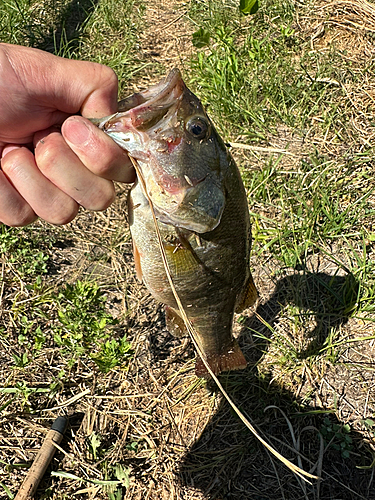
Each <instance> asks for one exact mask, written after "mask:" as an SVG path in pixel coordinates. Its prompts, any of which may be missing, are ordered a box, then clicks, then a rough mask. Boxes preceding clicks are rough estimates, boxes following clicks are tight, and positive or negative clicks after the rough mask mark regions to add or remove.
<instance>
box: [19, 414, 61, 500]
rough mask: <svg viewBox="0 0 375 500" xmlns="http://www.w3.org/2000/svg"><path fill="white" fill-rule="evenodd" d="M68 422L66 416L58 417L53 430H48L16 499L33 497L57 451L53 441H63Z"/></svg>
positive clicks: (27, 499) (26, 499)
mask: <svg viewBox="0 0 375 500" xmlns="http://www.w3.org/2000/svg"><path fill="white" fill-rule="evenodd" d="M66 424H67V419H66V417H57V419H56V420H55V421H54V422H53V424H52V427H51V430H49V431H48V432H47V435H46V437H45V439H44V441H43V444H42V446H41V448H40V450H39V451H38V454H37V456H36V457H35V459H34V462H33V463H32V464H31V467H30V469H29V472H28V473H27V476H26V478H25V480H24V482H23V483H22V486H21V488H20V489H19V491H18V493H17V495H16V497H15V498H14V500H29V499H31V498H33V495H34V493H35V491H36V489H37V487H38V485H39V483H40V481H41V479H42V477H43V476H44V473H45V472H46V470H47V467H48V465H49V464H50V462H51V460H52V457H53V455H54V453H55V451H56V447H55V446H54V444H53V443H56V444H60V443H61V441H62V438H63V434H64V431H65V428H66Z"/></svg>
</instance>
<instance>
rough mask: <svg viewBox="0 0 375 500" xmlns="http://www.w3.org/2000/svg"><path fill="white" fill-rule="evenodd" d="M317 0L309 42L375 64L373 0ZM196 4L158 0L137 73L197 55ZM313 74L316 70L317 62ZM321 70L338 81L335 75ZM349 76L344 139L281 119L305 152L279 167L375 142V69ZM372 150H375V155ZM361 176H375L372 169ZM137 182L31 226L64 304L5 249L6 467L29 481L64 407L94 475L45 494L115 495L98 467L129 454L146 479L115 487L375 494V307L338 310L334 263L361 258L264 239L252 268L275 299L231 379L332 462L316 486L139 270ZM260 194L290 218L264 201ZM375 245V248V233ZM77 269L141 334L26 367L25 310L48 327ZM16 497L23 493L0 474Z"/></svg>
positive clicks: (300, 448) (261, 314) (278, 494)
mask: <svg viewBox="0 0 375 500" xmlns="http://www.w3.org/2000/svg"><path fill="white" fill-rule="evenodd" d="M313 7H314V8H308V7H306V6H305V7H299V10H298V12H299V15H298V16H296V19H295V26H294V28H295V29H298V30H300V33H304V36H305V37H306V38H307V37H309V38H310V46H311V51H314V52H315V53H316V54H317V55H325V56H326V55H327V54H329V53H331V52H332V51H333V46H334V48H335V51H336V52H335V53H336V54H337V53H338V54H340V57H343V58H346V59H348V58H352V59H353V60H355V61H357V62H358V60H361V61H363V67H365V66H366V65H367V64H368V65H369V64H372V58H373V54H374V45H373V42H372V33H373V32H374V30H375V14H374V12H375V10H374V8H373V6H372V4H369V3H365V2H359V1H358V2H350V3H349V2H344V1H337V2H330V3H327V2H323V3H319V4H318V5H317V4H316V3H315V5H313ZM187 8H188V6H187V5H185V4H183V3H182V2H178V3H177V4H176V7H169V4H168V3H167V2H164V1H162V0H161V1H159V2H154V3H153V4H152V5H150V6H147V9H146V14H147V19H148V24H149V27H148V31H147V32H145V34H144V35H143V36H142V37H141V51H142V61H148V62H152V63H153V65H154V66H147V67H146V70H145V71H144V73H143V74H142V78H141V79H139V80H138V81H136V82H135V84H134V86H135V87H137V88H140V87H144V86H145V85H148V84H149V83H151V82H154V81H155V80H157V79H158V78H159V76H160V74H161V73H164V72H165V70H167V69H170V68H171V67H173V66H176V65H177V66H181V65H182V66H183V65H184V64H185V61H186V60H187V55H188V54H189V52H190V51H191V50H192V47H191V45H190V39H191V33H192V31H193V28H192V27H191V25H190V24H189V23H188V21H187V19H186V18H185V17H184V15H183V14H184V13H185V11H186V10H187ZM337 57H338V56H337ZM353 71H356V69H354V70H353ZM309 72H311V73H310V75H311V76H313V74H314V73H313V72H314V68H311V69H309ZM322 84H323V85H332V86H334V87H335V86H337V85H336V83H335V82H334V81H331V82H328V81H326V82H322ZM340 85H342V98H341V99H340V102H338V103H337V105H338V109H339V111H338V116H339V115H341V116H343V117H349V122H348V121H346V122H345V123H343V124H342V137H343V138H344V139H345V140H337V134H336V132H337V130H338V129H339V128H340V127H339V125H338V124H337V123H336V124H335V127H333V126H332V127H327V128H325V129H324V132H323V133H322V128H321V126H320V124H319V118H320V117H319V116H315V117H314V119H312V120H311V123H310V128H309V130H308V131H307V133H306V134H305V137H304V138H303V139H302V138H301V137H300V136H298V135H297V134H292V132H291V130H290V129H289V128H287V127H281V126H280V127H279V129H278V131H277V133H275V134H274V135H270V137H269V142H268V144H264V145H262V146H264V148H265V149H267V148H270V147H271V148H272V147H273V148H281V149H287V151H288V152H290V153H292V154H290V155H284V156H283V158H282V161H281V162H280V164H279V168H280V169H285V170H287V171H297V170H298V163H299V162H300V159H301V157H302V156H307V155H309V154H310V153H311V151H313V150H314V149H316V150H317V151H318V152H319V154H321V155H322V156H323V155H324V156H326V157H327V158H328V159H329V160H330V159H333V158H337V157H339V158H342V157H343V155H344V154H354V153H356V154H360V153H362V152H364V151H367V150H368V148H370V147H372V143H373V134H374V132H373V126H372V120H373V112H374V111H373V109H374V99H375V93H374V79H373V77H372V74H371V73H370V72H368V73H366V74H364V76H363V77H362V76H361V75H358V78H357V79H353V80H351V81H350V82H348V83H347V84H342V83H340ZM234 139H235V140H236V142H242V141H243V140H244V138H243V137H237V138H236V137H235V138H234ZM234 154H235V155H236V158H237V160H238V162H239V163H240V165H241V168H242V169H243V171H249V167H248V165H249V164H250V165H251V170H250V172H251V171H252V170H254V171H256V170H260V169H261V168H262V167H263V166H264V164H265V163H266V162H267V161H268V159H269V158H270V155H271V154H272V153H270V152H269V151H267V150H266V151H262V150H253V151H246V150H242V149H241V150H240V149H235V150H234ZM371 165H372V167H373V163H371V159H370V160H369V162H368V164H367V166H366V167H364V168H368V169H370V168H371V167H370V166H371ZM366 188H368V184H367V185H366ZM353 189H356V190H358V191H360V190H361V189H364V187H363V185H362V184H361V182H360V181H359V180H358V178H357V177H354V178H353ZM125 191H126V189H124V188H123V187H121V186H119V189H118V197H117V200H116V202H115V204H114V205H113V206H112V207H111V208H109V209H108V210H107V211H106V212H105V213H103V214H101V213H97V214H94V213H88V212H84V211H82V212H81V213H80V215H79V217H78V218H77V219H76V220H75V221H74V222H72V223H71V224H69V225H68V226H67V227H64V228H53V227H49V226H47V225H45V224H43V223H41V222H39V223H37V224H36V226H35V230H34V233H32V234H33V237H35V235H36V234H41V235H42V237H43V239H44V240H45V241H46V240H48V238H51V239H53V241H54V242H53V243H52V246H51V248H49V249H46V253H48V255H49V256H50V261H49V266H50V267H49V269H50V272H49V274H48V275H47V276H46V278H45V279H44V286H45V288H48V289H49V290H50V292H49V296H50V297H51V301H50V302H48V301H45V302H43V303H40V299H39V297H41V296H42V294H41V293H39V292H38V288H34V289H33V288H32V287H30V284H32V282H31V283H30V280H29V281H28V280H27V278H25V277H24V276H22V275H21V274H20V273H19V272H18V271H17V269H15V268H14V266H12V264H11V263H10V262H9V260H7V259H6V258H3V261H2V267H1V273H2V274H1V276H2V282H1V285H0V321H1V323H0V327H1V326H2V325H5V327H6V333H7V334H8V335H7V336H0V360H1V363H0V380H1V384H0V385H1V387H4V388H5V387H7V388H18V389H17V391H15V392H13V393H9V392H0V409H1V412H0V470H2V476H1V478H0V483H2V484H3V485H5V486H6V487H7V488H9V490H10V491H11V492H13V493H15V492H16V491H17V489H18V488H19V486H20V484H21V482H22V480H23V478H24V477H25V475H26V472H27V469H26V468H25V466H24V464H29V463H30V462H31V461H32V458H33V456H34V455H35V452H36V451H37V449H38V448H39V447H40V445H41V442H42V440H43V436H44V434H45V432H46V430H47V429H48V427H49V426H50V424H51V422H52V421H53V419H54V418H56V417H57V416H58V415H61V414H65V415H68V417H69V427H68V430H67V433H66V437H65V439H64V441H63V443H62V445H61V449H59V450H58V452H57V454H56V458H55V459H54V461H53V464H52V470H54V471H56V470H60V471H66V472H71V473H74V474H75V475H76V476H78V477H79V478H81V481H78V480H76V479H67V478H64V477H53V476H51V475H50V474H47V476H46V477H45V479H44V481H43V482H42V485H41V488H40V490H39V491H38V497H37V498H53V499H55V500H62V499H66V498H77V499H107V498H108V492H107V491H105V488H104V487H103V486H102V485H98V484H93V483H92V482H90V481H93V480H106V479H115V478H116V474H115V470H114V467H115V465H119V464H120V465H121V466H122V467H123V469H128V474H129V481H130V484H129V487H128V488H123V489H122V490H121V489H118V496H117V497H116V496H113V497H112V498H113V499H116V500H117V499H120V498H124V499H126V500H127V499H129V500H130V499H132V500H138V499H139V500H147V499H150V500H159V499H168V500H180V499H181V500H182V499H183V500H208V499H212V500H224V499H227V500H229V499H236V500H242V499H252V500H264V499H273V500H279V499H280V500H281V499H293V500H297V499H306V498H307V499H314V500H315V499H317V500H318V499H319V500H332V499H337V500H338V499H345V500H352V499H357V498H362V499H367V500H371V499H375V487H374V483H373V471H374V468H373V463H372V462H373V456H374V453H375V443H374V429H373V428H366V427H365V426H364V424H363V421H364V420H365V419H368V418H373V416H374V415H375V400H374V384H375V374H374V368H375V364H374V356H375V352H374V350H375V346H374V342H375V340H374V339H373V337H374V323H373V322H371V321H368V319H371V317H370V315H367V317H366V319H365V320H363V319H360V318H358V317H350V316H349V315H346V316H345V315H344V314H335V311H336V310H335V308H337V302H335V298H334V297H332V294H330V293H329V292H328V291H327V286H326V285H327V283H328V282H330V281H331V279H332V276H336V281H335V283H334V287H336V288H334V289H335V290H338V291H339V290H341V289H342V287H343V286H344V282H345V278H344V277H345V273H344V272H343V265H345V266H348V265H349V264H350V260H351V258H352V256H351V255H348V254H347V253H346V252H345V251H343V249H342V248H340V247H339V246H337V245H336V246H335V245H334V244H332V246H331V248H330V252H329V253H330V255H328V256H327V255H324V254H322V253H318V252H317V253H316V254H312V255H309V256H308V257H307V259H306V267H307V271H308V272H305V271H306V270H305V271H303V270H302V269H301V270H298V269H296V268H294V269H292V268H286V267H284V268H280V261H279V260H276V259H275V257H274V256H273V255H272V253H271V252H270V253H267V252H265V251H264V252H262V253H259V254H258V255H257V254H256V253H255V254H254V256H253V258H252V266H253V268H254V277H255V280H256V282H257V286H258V288H259V290H260V292H261V300H260V302H259V304H258V305H257V308H256V310H254V311H251V310H249V311H246V314H244V315H242V316H241V317H237V322H236V324H235V328H234V330H235V335H236V336H237V337H238V338H239V341H240V344H241V347H242V349H243V352H244V354H245V356H246V358H247V359H248V360H249V367H248V368H247V370H245V371H243V372H240V373H231V374H227V375H224V376H222V378H221V380H222V383H223V384H224V386H225V388H226V390H227V391H228V392H229V394H231V396H232V397H233V398H234V400H235V402H236V403H237V404H238V406H239V408H240V409H241V411H243V412H244V413H245V415H249V417H250V418H251V420H252V421H253V422H255V424H256V426H257V427H258V428H259V429H260V430H261V432H262V433H263V434H264V435H265V436H267V438H268V439H269V440H270V442H271V443H272V445H273V446H275V447H276V448H277V449H278V450H279V451H280V452H282V453H283V454H284V455H285V456H286V457H288V458H289V459H291V460H293V461H295V463H298V462H297V457H298V456H300V457H301V465H302V466H303V467H304V468H305V469H306V470H310V471H311V472H313V473H317V472H319V470H320V469H319V468H320V466H322V478H323V480H322V481H321V482H318V483H316V482H315V483H314V484H312V485H311V486H303V485H302V484H301V483H300V482H299V481H298V480H297V478H296V477H294V476H293V475H292V474H291V473H290V472H289V471H288V470H286V469H285V468H284V467H283V466H281V465H280V464H279V463H277V462H276V461H275V460H274V459H273V458H272V457H271V456H269V455H268V454H267V452H266V450H265V449H264V448H263V447H262V446H261V445H259V444H258V443H257V442H256V440H255V439H254V438H253V437H252V436H251V435H250V433H249V432H248V431H247V430H246V428H245V427H244V426H243V424H242V423H241V422H240V421H239V420H238V419H237V417H236V416H235V415H234V414H233V412H232V411H231V410H230V408H229V407H228V405H227V404H226V403H225V401H223V398H222V396H221V394H220V393H219V392H217V391H216V390H215V387H212V386H211V385H210V384H205V383H204V382H203V381H201V380H198V379H197V378H196V377H195V374H194V359H193V358H194V351H193V348H192V346H191V344H190V341H189V339H188V338H183V339H182V340H179V339H175V338H173V337H171V336H170V335H169V334H168V333H167V331H166V330H165V324H164V318H163V313H162V309H161V307H158V306H157V305H156V304H155V302H154V301H153V300H152V299H151V297H150V296H149V294H148V293H147V291H146V290H145V289H144V287H143V286H141V285H139V283H138V282H137V281H136V279H135V276H134V271H133V263H132V253H131V241H130V234H129V230H128V224H127V220H126V203H125V197H126V193H125ZM343 203H345V200H343ZM372 203H374V205H375V200H374V199H373V202H372ZM251 210H252V212H254V213H255V212H256V213H258V214H262V215H264V216H267V217H270V216H272V217H275V218H277V217H279V216H280V214H279V213H278V211H277V209H276V208H275V209H274V212H273V213H271V209H270V207H269V206H265V205H262V204H261V203H254V205H253V206H252V207H251ZM261 223H262V222H259V224H261ZM371 232H374V228H369V233H371ZM265 243H266V242H265ZM353 244H354V243H353ZM326 250H327V248H326ZM357 250H358V251H359V249H357ZM371 252H372V253H371ZM259 255H260V256H259ZM369 258H374V249H373V247H371V245H369ZM338 262H340V263H341V264H340V265H339V264H338ZM77 279H80V280H91V279H95V281H96V282H97V283H99V285H100V287H101V288H102V289H103V290H104V291H105V293H106V298H107V301H106V304H107V309H108V311H109V312H110V313H111V314H112V315H113V316H115V317H116V318H118V319H119V321H120V323H119V325H118V326H117V327H116V330H115V331H114V332H115V333H114V335H117V336H119V335H122V334H123V333H124V332H126V333H127V336H128V339H129V340H130V341H131V343H132V346H133V349H134V354H133V356H132V358H131V359H130V360H128V361H126V362H125V363H124V364H123V365H122V366H120V367H115V368H114V369H112V370H111V371H110V372H109V373H107V374H103V373H101V372H99V371H98V369H97V367H96V365H95V364H94V362H93V361H92V360H90V359H89V358H81V359H80V360H79V361H78V363H77V364H75V365H74V367H73V368H72V369H71V371H68V370H67V369H66V364H64V362H63V359H62V357H61V355H60V353H59V352H58V351H57V349H56V347H54V346H53V343H51V344H50V345H47V346H46V347H45V348H44V349H43V350H42V351H41V352H40V353H39V354H38V355H36V356H35V357H34V358H32V359H31V360H30V363H28V364H27V366H25V367H23V368H15V367H14V361H13V358H12V354H15V353H17V347H16V346H17V345H18V341H17V338H18V335H19V333H20V332H19V330H18V328H19V323H15V322H14V320H12V318H15V317H16V316H17V315H18V316H20V315H22V314H28V312H27V310H26V306H25V304H28V303H30V301H31V302H32V303H33V304H34V305H35V308H34V310H35V311H36V314H37V316H35V317H34V318H32V319H33V320H35V322H36V323H35V326H36V325H37V324H40V325H42V326H43V328H44V329H45V330H46V331H48V329H49V328H51V327H52V326H53V325H54V324H55V323H56V321H57V320H56V312H55V311H53V308H52V305H51V304H52V301H53V297H54V296H55V295H56V292H57V290H58V289H59V287H61V286H62V285H63V284H64V283H65V282H69V283H74V282H75V281H76V280H77ZM45 288H44V291H45ZM44 296H45V295H44ZM38 301H39V302H38ZM372 319H373V318H372ZM366 337H368V338H369V339H367V340H365V339H366ZM359 339H362V340H359ZM311 353H313V354H314V355H313V356H311ZM61 370H64V374H63V375H61ZM59 381H60V382H59ZM58 382H59V384H60V385H58V386H57V389H56V390H54V391H52V390H50V387H51V384H52V383H58ZM17 384H18V385H17ZM22 384H24V386H22ZM30 388H31V389H34V390H35V389H39V390H45V392H30V391H29V392H28V389H30ZM280 410H282V411H283V412H284V413H285V415H287V418H285V416H284V415H283V414H282V413H281V411H280ZM326 418H328V419H329V421H327V420H325V419H326ZM346 424H348V425H350V433H349V435H350V437H351V439H352V442H351V444H350V450H349V451H350V454H349V458H346V457H345V454H343V452H345V451H347V450H348V449H349V444H348V441H346V440H345V430H344V429H343V427H342V426H343V425H346ZM334 426H337V427H334ZM323 428H325V429H326V430H327V429H328V441H330V440H332V443H333V444H338V446H341V450H340V449H335V448H334V447H332V446H328V442H327V441H325V442H324V443H323V448H322V441H321V438H320V437H319V436H320V435H319V433H318V431H321V430H322V429H323ZM291 430H292V432H291ZM329 433H330V434H329ZM293 440H295V443H293ZM96 442H98V443H99V442H100V444H98V445H97V447H96V445H95V443H96ZM332 443H331V444H332ZM296 448H297V451H296ZM360 467H362V468H360ZM0 498H1V499H5V498H8V495H7V494H6V490H5V489H3V488H1V487H0Z"/></svg>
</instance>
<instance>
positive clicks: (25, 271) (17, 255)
mask: <svg viewBox="0 0 375 500" xmlns="http://www.w3.org/2000/svg"><path fill="white" fill-rule="evenodd" d="M51 244H52V242H51V240H49V241H46V240H43V239H42V238H41V237H40V236H39V235H38V233H36V232H35V231H34V230H33V229H32V228H30V229H29V228H26V229H17V228H8V227H6V226H4V225H1V226H0V255H2V256H3V258H4V259H6V261H7V262H8V263H9V264H10V265H11V266H12V267H13V269H14V270H15V272H16V273H17V274H18V275H21V276H23V275H26V276H29V277H30V278H33V277H34V278H36V279H37V280H38V279H39V280H40V277H39V275H41V274H45V273H47V270H48V260H49V256H48V254H47V253H46V251H45V250H44V249H48V248H49V247H50V246H51ZM42 248H44V249H43V250H42ZM39 283H40V281H39Z"/></svg>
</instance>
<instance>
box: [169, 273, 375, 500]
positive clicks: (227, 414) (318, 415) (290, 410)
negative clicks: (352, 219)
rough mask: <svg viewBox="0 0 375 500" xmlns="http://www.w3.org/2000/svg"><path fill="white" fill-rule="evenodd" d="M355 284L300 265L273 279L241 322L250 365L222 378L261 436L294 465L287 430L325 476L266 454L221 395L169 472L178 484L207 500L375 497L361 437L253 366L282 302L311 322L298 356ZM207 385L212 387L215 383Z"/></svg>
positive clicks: (326, 329)
mask: <svg viewBox="0 0 375 500" xmlns="http://www.w3.org/2000/svg"><path fill="white" fill-rule="evenodd" d="M358 287H359V285H358V283H357V282H356V280H355V278H354V276H353V275H351V274H350V273H347V274H346V275H344V276H331V275H328V274H325V273H321V272H319V273H311V272H307V271H306V270H305V271H304V272H303V273H298V272H296V273H295V274H293V275H290V276H285V277H283V278H281V279H279V280H278V281H277V282H276V286H275V288H274V291H273V293H272V295H271V296H270V297H269V298H268V300H265V301H263V302H261V303H259V305H258V306H257V310H256V312H255V314H254V315H252V316H251V317H249V318H246V319H245V320H244V321H243V322H242V329H241V334H240V338H239V342H240V344H241V347H242V348H243V351H244V353H245V356H246V358H247V359H248V361H249V367H248V368H247V369H246V370H245V371H241V372H230V373H227V374H223V375H222V376H221V377H220V378H221V383H222V384H223V386H224V387H225V389H226V390H227V392H228V393H229V394H230V396H231V397H232V398H233V400H234V401H235V403H236V404H237V406H238V407H239V408H240V410H241V411H242V412H243V414H244V415H245V416H247V417H248V418H249V419H250V421H251V422H254V423H255V425H256V427H257V429H259V430H260V431H261V433H262V435H263V436H265V437H266V440H268V441H269V442H270V443H271V444H272V445H273V447H274V448H276V449H277V450H278V451H279V452H280V453H281V454H282V455H283V456H284V457H286V458H289V459H291V460H292V461H293V462H294V463H296V464H297V460H296V454H295V453H294V452H293V451H291V448H293V439H292V436H291V429H293V432H294V435H295V439H296V440H297V441H298V442H299V450H300V452H301V454H302V456H303V457H307V459H304V458H302V459H301V460H302V462H301V463H300V465H301V466H302V467H303V468H304V469H305V470H307V471H308V470H311V471H312V472H313V473H315V474H316V473H317V468H315V469H313V465H312V464H317V463H318V462H319V460H320V459H321V460H323V480H322V481H316V480H313V481H312V484H311V485H309V484H305V483H303V482H302V481H301V480H299V479H298V478H297V477H296V476H295V475H294V474H293V473H291V472H290V471H289V470H288V469H287V468H286V467H285V466H283V465H282V464H281V463H280V462H279V461H278V460H277V459H275V458H274V457H272V456H271V454H270V453H269V452H268V451H267V450H266V448H265V447H264V446H263V445H262V444H261V443H260V442H259V441H258V440H257V439H256V438H255V437H254V436H253V435H252V434H251V433H250V431H249V430H248V429H247V428H246V427H245V426H244V425H243V424H242V422H240V420H239V418H238V417H237V416H236V415H235V414H234V412H233V410H232V409H231V408H230V407H229V405H228V404H227V403H226V402H225V400H224V401H223V402H222V403H220V405H219V408H218V409H217V410H216V411H215V413H214V415H213V416H212V417H211V419H210V421H209V423H208V424H207V425H206V426H205V428H204V429H203V431H202V433H201V435H200V437H199V439H198V440H197V441H196V442H195V443H194V445H193V446H192V447H191V449H190V450H189V451H188V453H186V455H185V456H184V458H183V459H182V461H181V463H180V464H179V466H178V469H177V470H176V471H175V473H176V475H177V478H178V481H179V482H180V483H181V485H182V486H189V488H191V487H193V488H196V489H197V490H200V491H201V492H203V494H204V498H207V499H211V500H229V499H232V500H245V499H252V500H266V499H272V500H279V499H280V500H281V499H283V500H284V499H296V498H301V499H302V498H304V499H306V498H307V499H314V500H315V499H319V500H338V499H342V500H352V499H355V498H363V499H367V500H375V491H374V489H373V488H372V487H371V484H372V471H371V470H366V466H367V467H368V466H369V465H370V464H371V463H372V454H371V452H370V449H369V448H368V447H367V445H366V443H365V442H364V439H363V436H362V435H361V434H360V433H357V432H356V431H354V430H353V429H350V431H348V430H347V427H345V426H344V423H343V422H340V421H339V420H338V419H337V418H336V416H335V414H334V412H333V411H332V410H327V409H324V408H320V407H318V406H316V405H314V406H309V403H308V401H309V398H308V395H307V396H306V395H305V397H304V401H303V403H301V399H300V398H298V397H297V396H296V394H295V393H294V392H291V391H289V390H287V389H285V387H283V386H281V384H278V383H276V382H275V380H274V379H273V375H272V374H271V372H270V373H269V374H267V373H266V374H264V372H263V371H262V373H258V370H257V364H258V363H259V361H260V359H261V358H262V356H263V355H264V353H265V351H267V349H269V348H270V343H271V342H272V341H273V335H275V331H276V330H277V327H278V322H279V319H280V316H279V315H280V313H281V312H282V311H283V310H284V308H285V306H288V307H292V308H295V309H296V310H297V311H298V314H297V316H298V321H300V322H301V323H302V324H303V325H305V326H306V324H307V323H308V325H309V328H308V332H309V334H308V341H307V342H305V343H304V347H303V348H302V349H299V350H296V352H295V353H294V355H295V356H298V357H299V359H300V360H308V358H309V357H313V356H315V355H317V354H318V353H319V352H321V350H322V349H324V346H325V342H327V340H328V341H329V335H330V332H331V331H332V328H333V327H336V328H337V327H340V325H343V324H345V323H347V321H348V318H349V314H350V312H351V311H352V310H353V309H354V308H355V303H356V299H357V294H358ZM301 383H302V382H301ZM208 385H210V384H208ZM211 390H215V387H214V386H213V385H212V386H211ZM328 443H330V444H329V445H328ZM323 444H324V453H323V454H322V448H321V446H323ZM361 467H364V468H361ZM302 483H303V484H302ZM199 498H200V497H199Z"/></svg>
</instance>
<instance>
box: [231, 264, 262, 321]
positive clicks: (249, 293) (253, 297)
mask: <svg viewBox="0 0 375 500" xmlns="http://www.w3.org/2000/svg"><path fill="white" fill-rule="evenodd" d="M258 297H259V295H258V290H257V289H256V286H255V283H254V280H253V277H252V276H251V273H250V276H249V278H248V280H247V281H246V283H245V285H244V287H243V288H242V290H241V292H240V294H239V296H238V298H237V303H236V310H235V311H236V313H240V312H242V311H243V310H244V309H247V308H248V307H251V306H253V305H254V304H255V302H256V301H257V299H258Z"/></svg>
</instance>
